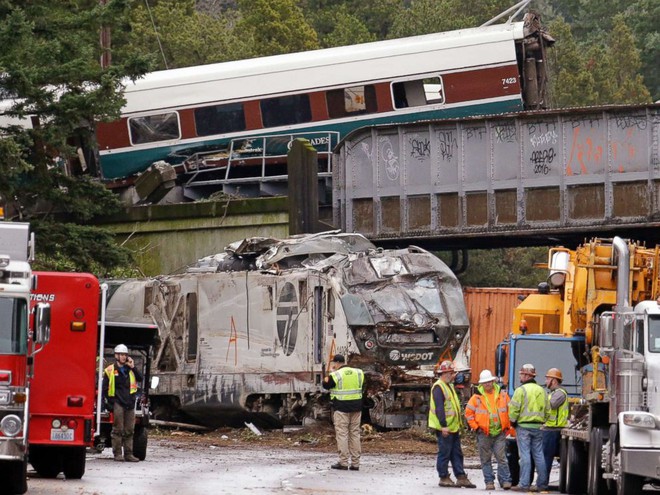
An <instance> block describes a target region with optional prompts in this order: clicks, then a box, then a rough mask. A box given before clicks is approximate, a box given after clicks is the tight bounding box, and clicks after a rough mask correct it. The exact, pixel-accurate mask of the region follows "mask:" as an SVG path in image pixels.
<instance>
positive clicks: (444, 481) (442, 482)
mask: <svg viewBox="0 0 660 495" xmlns="http://www.w3.org/2000/svg"><path fill="white" fill-rule="evenodd" d="M438 486H456V485H454V482H453V481H452V480H451V478H450V477H449V476H447V477H446V478H440V483H438Z"/></svg>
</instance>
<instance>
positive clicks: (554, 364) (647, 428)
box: [496, 237, 660, 495]
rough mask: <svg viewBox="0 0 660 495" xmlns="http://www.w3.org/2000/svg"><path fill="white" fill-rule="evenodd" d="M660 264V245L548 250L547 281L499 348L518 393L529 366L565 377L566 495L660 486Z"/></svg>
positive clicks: (501, 371)
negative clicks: (521, 371) (557, 371)
mask: <svg viewBox="0 0 660 495" xmlns="http://www.w3.org/2000/svg"><path fill="white" fill-rule="evenodd" d="M659 261H660V246H656V247H654V248H646V247H645V246H643V245H641V244H639V243H637V242H633V241H627V240H624V239H622V238H620V237H614V238H613V239H598V238H597V239H593V240H591V241H590V242H586V243H584V244H583V245H581V246H579V247H577V248H576V249H575V250H571V249H567V248H563V247H559V248H552V249H550V250H549V254H548V263H547V265H545V268H547V269H548V270H549V272H548V279H547V282H543V283H542V284H540V285H539V289H538V292H537V293H534V294H530V295H528V296H527V297H526V298H525V299H524V300H523V301H522V302H521V304H520V305H519V306H518V307H517V308H516V309H515V311H514V316H513V328H512V332H511V335H510V337H509V339H507V340H506V341H505V342H503V343H502V344H500V346H498V349H497V351H496V363H497V365H496V371H497V374H498V375H499V376H502V377H504V376H506V377H508V380H507V382H508V390H509V393H511V394H512V393H513V390H514V389H515V387H517V386H518V385H519V384H520V383H519V379H518V377H517V370H518V369H519V368H520V367H521V366H522V364H524V363H532V364H534V365H535V367H536V369H537V370H538V371H539V372H542V373H545V371H547V370H548V369H550V368H559V369H561V371H562V373H563V376H564V381H563V383H562V386H563V387H564V388H565V389H566V390H567V392H568V394H569V400H570V401H571V413H570V420H569V425H568V426H567V427H566V428H564V429H563V430H562V440H561V454H560V470H559V471H560V476H559V489H560V491H561V492H562V493H570V494H577V493H584V492H587V493H588V494H589V495H602V494H606V493H607V494H609V493H617V494H620V495H623V494H631V493H641V491H642V487H643V486H644V484H645V483H647V482H651V483H658V482H660V461H658V459H660V400H659V395H658V387H659V386H660V306H659V301H658V296H659V295H660V285H659V284H660V278H659V273H658V263H659ZM507 368H508V369H507ZM509 445H510V447H512V442H510V444H509ZM512 450H513V449H512V448H511V449H510V453H511V451H512ZM516 457H517V456H515V454H513V453H511V457H510V459H511V460H517V459H516ZM514 470H515V469H514ZM585 472H586V473H587V475H586V476H585Z"/></svg>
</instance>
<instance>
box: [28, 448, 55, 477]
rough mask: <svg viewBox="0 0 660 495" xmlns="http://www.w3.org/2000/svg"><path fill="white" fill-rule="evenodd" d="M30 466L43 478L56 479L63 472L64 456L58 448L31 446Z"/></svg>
mask: <svg viewBox="0 0 660 495" xmlns="http://www.w3.org/2000/svg"><path fill="white" fill-rule="evenodd" d="M30 464H32V467H33V468H34V470H35V471H36V472H37V473H38V474H39V476H41V477H42V478H55V477H57V475H58V474H60V471H62V455H61V454H60V452H59V449H58V448H57V447H37V446H35V445H32V446H30Z"/></svg>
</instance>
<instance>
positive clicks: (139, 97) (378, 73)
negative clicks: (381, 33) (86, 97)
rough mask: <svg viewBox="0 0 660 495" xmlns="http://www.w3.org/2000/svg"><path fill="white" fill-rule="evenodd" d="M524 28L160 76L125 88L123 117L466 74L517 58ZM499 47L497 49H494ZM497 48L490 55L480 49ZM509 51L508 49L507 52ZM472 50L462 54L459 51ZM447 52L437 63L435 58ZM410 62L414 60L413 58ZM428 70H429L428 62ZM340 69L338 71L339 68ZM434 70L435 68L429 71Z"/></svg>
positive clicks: (451, 34)
mask: <svg viewBox="0 0 660 495" xmlns="http://www.w3.org/2000/svg"><path fill="white" fill-rule="evenodd" d="M523 36H524V29H523V23H522V22H515V23H507V24H498V25H493V26H485V27H478V28H470V29H462V30H457V31H448V32H443V33H433V34H427V35H421V36H413V37H409V38H401V39H393V40H386V41H376V42H372V43H363V44H358V45H350V46H340V47H335V48H326V49H321V50H311V51H306V52H299V53H291V54H284V55H274V56H269V57H260V58H253V59H247V60H237V61H232V62H224V63H218V64H209V65H201V66H195V67H185V68H180V69H171V70H164V71H156V72H152V73H149V74H146V75H145V76H144V77H143V78H140V79H138V80H137V81H135V82H128V83H127V86H126V91H125V97H126V100H127V104H126V106H125V108H124V110H123V113H125V114H129V113H135V112H146V111H150V110H157V109H159V108H164V107H163V102H167V108H173V107H178V106H185V105H199V104H203V103H205V102H215V101H218V100H219V99H222V100H232V99H242V98H250V97H259V96H263V95H275V94H283V93H286V92H295V91H302V90H311V89H314V88H318V87H331V86H333V85H337V86H342V85H343V86H345V85H346V84H351V83H352V82H364V81H369V80H374V81H375V80H378V79H386V78H396V77H405V76H409V75H412V74H423V73H424V72H429V71H430V70H433V71H438V70H452V69H463V68H469V67H472V66H478V65H484V64H491V65H497V64H501V63H506V62H510V61H512V60H515V51H514V46H513V43H511V41H513V40H516V39H522V38H523ZM498 43H500V45H497V44H498ZM484 44H495V45H496V46H493V48H492V49H491V50H484V49H482V48H480V45H484ZM507 46H508V49H507ZM468 47H473V49H471V50H464V51H462V52H458V51H457V50H459V49H462V48H463V49H464V48H468ZM444 50H446V51H447V56H446V57H442V58H441V59H440V60H438V59H435V56H432V57H431V56H430V54H431V53H433V52H438V51H444ZM411 56H412V58H411ZM430 58H434V60H428V61H427V62H426V63H427V64H429V65H428V66H427V67H424V63H425V59H430ZM339 68H341V70H338V69H339ZM431 68H432V69H431Z"/></svg>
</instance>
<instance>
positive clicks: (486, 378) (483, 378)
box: [479, 370, 495, 383]
mask: <svg viewBox="0 0 660 495" xmlns="http://www.w3.org/2000/svg"><path fill="white" fill-rule="evenodd" d="M492 381H495V377H494V376H493V374H492V373H491V372H490V370H483V371H482V372H481V373H480V374H479V383H488V382H492Z"/></svg>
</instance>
